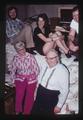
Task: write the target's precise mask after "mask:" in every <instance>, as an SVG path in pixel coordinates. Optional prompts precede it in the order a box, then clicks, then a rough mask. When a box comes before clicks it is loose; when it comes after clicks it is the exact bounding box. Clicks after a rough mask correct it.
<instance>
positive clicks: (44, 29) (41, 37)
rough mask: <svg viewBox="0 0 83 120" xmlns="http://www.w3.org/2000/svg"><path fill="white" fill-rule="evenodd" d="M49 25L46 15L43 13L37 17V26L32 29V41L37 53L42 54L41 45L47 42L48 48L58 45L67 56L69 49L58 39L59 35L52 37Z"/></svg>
mask: <svg viewBox="0 0 83 120" xmlns="http://www.w3.org/2000/svg"><path fill="white" fill-rule="evenodd" d="M51 34H52V33H51V31H50V26H49V21H48V17H47V15H46V14H45V13H43V14H40V15H39V16H38V18H37V27H36V28H35V30H34V36H33V38H34V43H35V47H36V50H37V52H38V53H39V54H41V55H44V53H43V46H44V44H47V46H48V48H49V50H50V49H52V48H56V46H58V47H59V48H61V49H62V50H63V51H64V53H65V54H67V57H70V56H69V54H68V53H69V49H68V48H67V47H64V45H63V44H62V42H61V41H60V37H57V38H58V39H56V37H55V38H52V37H50V36H51Z"/></svg>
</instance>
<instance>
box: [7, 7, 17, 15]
mask: <svg viewBox="0 0 83 120" xmlns="http://www.w3.org/2000/svg"><path fill="white" fill-rule="evenodd" d="M13 9H15V11H16V14H17V8H16V7H14V6H11V7H9V8H8V16H9V11H11V10H13Z"/></svg>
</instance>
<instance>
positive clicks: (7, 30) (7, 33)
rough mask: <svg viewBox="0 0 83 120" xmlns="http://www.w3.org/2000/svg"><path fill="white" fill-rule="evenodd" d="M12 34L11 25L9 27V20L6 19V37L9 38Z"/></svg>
mask: <svg viewBox="0 0 83 120" xmlns="http://www.w3.org/2000/svg"><path fill="white" fill-rule="evenodd" d="M12 34H13V33H12V30H11V27H10V25H9V22H8V20H7V21H6V35H7V37H8V38H10V37H11V35H12Z"/></svg>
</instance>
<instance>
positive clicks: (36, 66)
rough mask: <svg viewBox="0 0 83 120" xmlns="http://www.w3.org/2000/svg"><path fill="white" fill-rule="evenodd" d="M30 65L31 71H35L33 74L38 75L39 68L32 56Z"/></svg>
mask: <svg viewBox="0 0 83 120" xmlns="http://www.w3.org/2000/svg"><path fill="white" fill-rule="evenodd" d="M31 65H32V71H33V72H32V73H35V75H36V76H38V74H39V72H40V69H39V65H38V63H37V61H36V59H35V57H34V56H32V60H31Z"/></svg>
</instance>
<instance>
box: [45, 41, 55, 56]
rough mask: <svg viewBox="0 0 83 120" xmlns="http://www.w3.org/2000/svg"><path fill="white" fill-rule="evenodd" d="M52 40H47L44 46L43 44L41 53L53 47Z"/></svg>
mask: <svg viewBox="0 0 83 120" xmlns="http://www.w3.org/2000/svg"><path fill="white" fill-rule="evenodd" d="M53 45H54V42H52V41H51V42H47V43H46V44H45V45H44V46H43V53H44V54H45V55H46V54H47V53H48V52H49V50H50V49H52V48H53Z"/></svg>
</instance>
